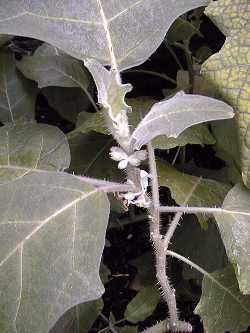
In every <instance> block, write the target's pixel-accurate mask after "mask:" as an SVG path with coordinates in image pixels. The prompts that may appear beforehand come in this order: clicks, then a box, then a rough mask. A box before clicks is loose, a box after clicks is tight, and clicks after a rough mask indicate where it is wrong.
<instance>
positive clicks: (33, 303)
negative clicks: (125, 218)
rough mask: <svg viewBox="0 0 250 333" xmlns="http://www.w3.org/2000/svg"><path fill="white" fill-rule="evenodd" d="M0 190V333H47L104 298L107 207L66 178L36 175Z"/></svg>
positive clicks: (103, 199)
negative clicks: (72, 311)
mask: <svg viewBox="0 0 250 333" xmlns="http://www.w3.org/2000/svg"><path fill="white" fill-rule="evenodd" d="M0 187H1V191H0V203H1V214H0V231H1V233H0V244H1V245H0V253H1V256H0V293H1V298H0V318H1V320H0V331H1V332H3V333H5V332H6V333H7V332H8V333H11V332H13V333H23V332H27V333H34V332H37V333H47V332H48V331H49V329H50V328H52V326H53V325H54V324H55V322H56V321H57V319H59V317H60V316H61V315H62V314H63V313H64V312H65V311H66V310H67V309H69V308H70V307H72V306H73V305H75V304H78V303H83V302H87V301H90V300H93V299H96V298H98V297H100V296H101V295H102V293H103V286H102V283H101V281H100V278H99V273H98V271H99V265H100V259H101V254H102V251H103V247H104V238H105V231H106V226H107V220H108V213H109V203H108V200H107V198H106V196H105V195H104V194H102V193H98V192H97V191H96V190H95V189H94V188H92V187H90V186H88V185H85V184H83V182H82V181H80V180H79V179H77V178H76V177H74V176H72V175H69V174H66V173H57V172H49V171H39V170H37V171H35V172H34V171H33V172H32V171H31V172H29V173H28V174H26V175H24V176H23V177H22V178H19V179H17V180H15V182H8V183H7V184H2V185H1V186H0Z"/></svg>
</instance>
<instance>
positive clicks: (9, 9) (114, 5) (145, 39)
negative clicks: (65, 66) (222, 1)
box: [0, 0, 208, 69]
mask: <svg viewBox="0 0 250 333" xmlns="http://www.w3.org/2000/svg"><path fill="white" fill-rule="evenodd" d="M207 2H208V1H207V0H189V1H185V0H179V1H178V3H176V2H172V1H169V0H165V1H162V0H138V1H134V0H120V1H116V0H110V1H103V0H89V1H86V0H80V1H79V0H72V1H64V2H63V3H62V4H60V6H59V5H58V3H57V2H45V1H42V2H41V1H40V0H33V1H32V2H30V1H28V0H24V1H21V2H20V1H19V0H12V1H11V2H8V3H6V1H5V0H1V1H0V8H1V12H0V33H3V34H13V35H21V36H28V37H33V38H36V39H40V40H44V41H47V42H48V43H50V44H52V45H55V46H56V47H58V48H59V49H62V50H63V51H65V52H66V53H69V54H70V55H72V56H73V57H76V58H79V59H84V58H94V59H96V60H98V61H99V62H100V63H102V64H110V61H111V53H113V55H114V57H115V58H116V60H117V62H118V64H119V68H120V69H125V68H129V67H133V66H135V65H139V64H140V63H143V62H144V61H145V60H146V59H147V58H148V57H149V56H150V55H151V54H152V53H153V52H154V51H155V50H156V49H157V48H158V46H159V45H160V43H161V42H162V40H163V38H164V36H165V34H166V32H167V30H168V29H169V27H170V26H171V24H172V23H173V22H174V20H175V19H176V18H177V17H178V16H180V15H181V14H183V13H185V12H187V11H188V10H191V9H193V8H195V7H199V6H204V5H206V4H207ZM31 27H32V28H31Z"/></svg>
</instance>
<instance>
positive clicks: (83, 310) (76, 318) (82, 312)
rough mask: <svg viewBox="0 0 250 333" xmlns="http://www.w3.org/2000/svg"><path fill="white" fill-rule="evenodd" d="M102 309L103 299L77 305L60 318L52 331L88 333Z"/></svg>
mask: <svg viewBox="0 0 250 333" xmlns="http://www.w3.org/2000/svg"><path fill="white" fill-rule="evenodd" d="M102 309H103V301H102V299H98V300H96V301H91V302H86V303H83V304H79V305H76V306H75V307H74V308H72V309H70V310H69V311H67V313H66V314H64V315H63V317H62V318H60V319H59V321H58V322H57V323H56V325H55V326H54V327H53V329H52V330H51V331H50V333H88V332H89V330H90V328H91V326H92V325H93V323H94V322H95V320H96V318H97V317H98V315H99V313H100V312H101V311H102Z"/></svg>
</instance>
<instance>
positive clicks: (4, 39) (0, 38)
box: [0, 35, 12, 47]
mask: <svg viewBox="0 0 250 333" xmlns="http://www.w3.org/2000/svg"><path fill="white" fill-rule="evenodd" d="M11 38H12V36H9V35H0V47H1V46H3V45H4V44H5V43H6V42H8V41H9V40H10V39H11Z"/></svg>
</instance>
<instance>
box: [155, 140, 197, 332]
mask: <svg viewBox="0 0 250 333" xmlns="http://www.w3.org/2000/svg"><path fill="white" fill-rule="evenodd" d="M148 155H149V166H150V173H151V176H152V205H151V207H150V209H149V211H150V216H149V218H150V236H151V240H152V242H153V247H154V252H155V257H156V277H157V280H158V282H159V284H160V288H161V294H162V298H163V299H164V301H165V302H166V303H167V305H168V311H169V318H168V319H167V320H166V321H165V322H163V324H162V325H160V326H158V327H157V328H156V327H154V328H151V329H150V332H154V331H158V332H164V331H169V330H171V331H172V332H191V331H192V326H191V325H190V324H189V323H185V322H182V321H180V320H179V319H178V311H177V305H176V297H175V290H174V288H172V287H171V284H170V281H169V279H168V277H167V275H166V264H167V262H166V260H167V259H166V258H167V256H166V251H167V247H166V244H167V246H168V243H169V241H168V242H166V241H165V238H164V236H163V235H161V230H160V229H161V228H160V210H159V207H160V200H159V184H158V175H157V169H156V162H155V155H154V149H153V147H152V144H151V143H149V144H148ZM192 193H193V191H192ZM188 199H189V198H188ZM181 214H182V213H177V214H176V215H177V216H176V219H174V223H173V224H172V228H171V229H170V231H168V233H167V239H169V240H170V238H171V236H172V234H173V232H174V230H175V228H176V226H177V224H178V221H179V219H180V217H181ZM179 215H180V216H179ZM162 326H163V329H162ZM160 328H161V330H159V329H160Z"/></svg>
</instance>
